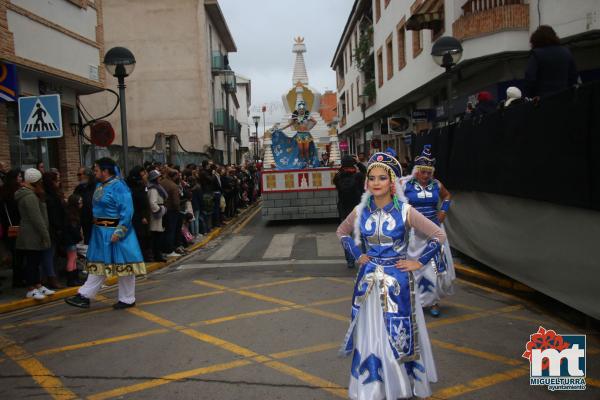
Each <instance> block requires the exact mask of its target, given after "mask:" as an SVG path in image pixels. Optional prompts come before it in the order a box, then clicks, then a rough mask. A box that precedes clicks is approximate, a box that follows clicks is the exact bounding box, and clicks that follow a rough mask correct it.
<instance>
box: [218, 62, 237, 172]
mask: <svg viewBox="0 0 600 400" xmlns="http://www.w3.org/2000/svg"><path fill="white" fill-rule="evenodd" d="M228 68H229V67H228ZM221 74H222V75H223V82H222V85H223V90H225V138H226V140H227V163H228V164H231V136H230V135H231V132H230V129H231V127H230V126H229V95H230V94H231V93H235V72H233V71H232V70H231V69H224V70H223V71H222V72H221Z"/></svg>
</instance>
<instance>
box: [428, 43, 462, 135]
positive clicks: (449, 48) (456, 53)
mask: <svg viewBox="0 0 600 400" xmlns="http://www.w3.org/2000/svg"><path fill="white" fill-rule="evenodd" d="M462 54H463V48H462V45H461V44H460V41H459V40H458V39H456V38H454V37H452V36H443V37H441V38H439V39H438V40H436V41H435V43H434V44H433V47H432V48H431V56H432V57H433V61H434V62H435V63H436V64H437V65H439V66H440V67H442V68H444V69H445V70H446V75H447V76H448V80H447V83H446V90H447V97H448V125H450V122H451V121H452V120H453V119H454V118H453V115H452V114H453V113H452V68H454V66H456V64H458V62H459V61H460V59H461V58H462Z"/></svg>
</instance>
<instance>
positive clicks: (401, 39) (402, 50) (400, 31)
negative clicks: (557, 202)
mask: <svg viewBox="0 0 600 400" xmlns="http://www.w3.org/2000/svg"><path fill="white" fill-rule="evenodd" d="M405 24H406V17H403V18H402V19H401V20H400V23H399V24H398V26H397V27H396V32H397V38H398V70H401V69H402V68H404V67H406V30H405V29H404V25H405Z"/></svg>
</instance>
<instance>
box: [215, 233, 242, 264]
mask: <svg viewBox="0 0 600 400" xmlns="http://www.w3.org/2000/svg"><path fill="white" fill-rule="evenodd" d="M251 239H252V236H245V235H240V236H233V237H232V238H231V239H229V240H228V241H227V242H226V243H225V244H224V245H223V246H221V248H220V249H219V250H217V251H216V252H215V253H214V254H213V255H212V256H210V257H208V261H223V260H233V259H234V258H235V257H236V256H237V255H238V254H240V251H242V249H243V248H244V246H246V245H247V244H248V242H249V241H250V240H251Z"/></svg>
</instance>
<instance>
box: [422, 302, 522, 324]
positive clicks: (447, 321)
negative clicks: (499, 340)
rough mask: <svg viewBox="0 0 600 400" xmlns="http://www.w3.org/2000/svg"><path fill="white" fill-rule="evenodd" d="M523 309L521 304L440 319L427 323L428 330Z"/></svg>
mask: <svg viewBox="0 0 600 400" xmlns="http://www.w3.org/2000/svg"><path fill="white" fill-rule="evenodd" d="M522 308H523V306H522V305H521V304H517V305H513V306H507V307H502V308H499V309H496V310H486V311H480V312H476V313H472V314H464V315H459V316H458V317H452V318H444V319H439V320H437V321H431V322H427V328H428V329H430V328H438V327H440V326H444V325H452V324H456V323H458V322H466V321H471V320H474V319H479V318H483V317H488V316H490V315H496V314H502V313H510V312H513V311H517V310H521V309H522Z"/></svg>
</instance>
